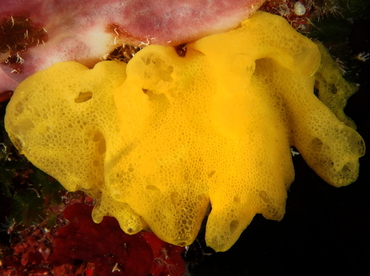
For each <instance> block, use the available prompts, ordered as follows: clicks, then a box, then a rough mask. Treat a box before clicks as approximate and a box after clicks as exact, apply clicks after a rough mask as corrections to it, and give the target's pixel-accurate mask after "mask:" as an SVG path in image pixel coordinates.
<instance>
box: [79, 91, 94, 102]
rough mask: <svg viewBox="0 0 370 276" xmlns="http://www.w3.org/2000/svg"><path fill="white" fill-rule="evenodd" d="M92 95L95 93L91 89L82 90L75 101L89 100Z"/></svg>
mask: <svg viewBox="0 0 370 276" xmlns="http://www.w3.org/2000/svg"><path fill="white" fill-rule="evenodd" d="M92 96H93V93H92V92H90V91H87V92H80V94H78V97H77V98H76V99H75V103H84V102H87V101H88V100H90V99H91V98H92Z"/></svg>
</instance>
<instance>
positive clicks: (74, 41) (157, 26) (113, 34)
mask: <svg viewBox="0 0 370 276" xmlns="http://www.w3.org/2000/svg"><path fill="white" fill-rule="evenodd" d="M263 2H264V0H238V1H233V0H203V1H198V0H162V1H157V0H106V1H99V0H80V1H76V0H59V1H57V0H18V1H14V0H2V1H1V2H0V27H1V28H0V62H1V64H0V65H1V67H0V68H1V69H0V93H1V92H3V91H7V90H14V89H15V87H16V85H17V83H19V82H20V81H22V80H23V79H24V78H26V77H27V76H29V75H31V74H33V73H35V72H36V71H38V70H42V69H45V68H47V67H49V66H50V65H52V64H54V63H56V62H59V61H68V60H74V61H79V62H81V63H83V64H84V65H86V66H89V67H92V66H93V65H94V64H95V63H96V62H98V61H99V60H102V59H103V58H104V56H105V55H106V54H108V53H109V52H111V51H112V50H113V49H114V48H116V47H118V46H120V45H122V44H126V43H127V44H132V45H147V44H161V45H171V46H175V45H180V44H183V43H187V42H192V41H195V40H197V39H199V38H201V37H204V36H207V35H210V34H213V33H219V32H223V31H226V30H228V29H231V28H234V27H236V26H237V25H238V24H239V22H241V21H242V20H243V19H244V18H246V17H248V16H249V15H251V14H252V13H253V12H255V11H256V10H257V9H258V8H259V7H260V6H261V5H262V4H263ZM2 70H3V72H1V71H2ZM4 73H5V74H6V75H9V76H10V77H11V79H13V80H14V81H10V80H9V79H8V78H7V77H6V76H5V74H4Z"/></svg>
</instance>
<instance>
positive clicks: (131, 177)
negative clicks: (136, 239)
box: [5, 12, 365, 251]
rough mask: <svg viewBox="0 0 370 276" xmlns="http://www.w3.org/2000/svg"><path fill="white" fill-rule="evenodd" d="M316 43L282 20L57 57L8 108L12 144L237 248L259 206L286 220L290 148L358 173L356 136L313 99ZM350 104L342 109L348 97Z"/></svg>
mask: <svg viewBox="0 0 370 276" xmlns="http://www.w3.org/2000/svg"><path fill="white" fill-rule="evenodd" d="M319 66H320V52H319V50H318V48H317V46H316V45H315V44H314V43H313V42H311V41H310V40H309V39H307V38H306V37H304V36H302V35H300V34H298V33H297V32H296V31H295V30H294V29H293V28H292V27H291V26H290V25H289V24H288V23H287V22H286V21H285V20H284V19H283V18H281V17H278V16H274V15H270V14H267V13H263V12H258V13H256V14H255V15H254V16H252V17H251V18H250V19H247V20H245V21H244V22H243V24H242V26H241V27H240V28H238V29H235V30H232V31H230V32H227V33H223V34H216V35H212V36H209V37H206V38H203V39H201V40H199V41H197V42H194V43H192V44H189V45H187V52H186V56H185V57H179V56H178V55H177V53H176V51H175V50H174V49H173V48H171V47H164V46H155V45H152V46H148V47H146V48H145V49H143V50H141V51H140V52H139V53H137V54H136V55H135V56H134V58H133V59H132V60H131V61H130V62H129V63H128V64H127V66H126V65H125V64H123V63H119V62H115V61H105V62H101V63H98V64H97V65H96V66H95V67H94V68H93V69H91V70H89V69H87V68H86V67H84V66H82V65H80V64H77V63H75V62H66V63H59V64H56V65H54V66H52V67H50V68H49V69H47V70H45V71H42V72H38V73H36V74H35V75H33V76H31V77H30V78H28V79H26V80H25V81H24V82H22V83H21V84H20V85H19V87H18V88H17V90H16V91H15V93H14V96H13V98H12V99H11V102H10V103H9V105H8V108H7V114H6V122H5V123H6V129H7V131H8V133H9V136H10V137H11V139H12V141H13V142H14V144H15V145H16V147H17V148H18V149H19V150H20V151H21V152H22V153H24V154H25V155H26V156H27V158H28V159H29V160H30V161H31V162H33V163H34V164H35V165H36V166H38V167H39V168H41V169H42V170H44V171H45V172H47V173H48V174H50V175H52V176H54V177H55V178H56V179H58V180H59V181H60V182H61V183H62V184H63V185H64V187H66V189H68V190H72V191H74V190H76V189H81V190H84V191H86V192H87V193H88V194H89V195H91V196H92V197H94V198H96V205H95V209H94V211H93V218H94V220H95V221H96V222H100V221H101V220H102V217H103V216H104V215H110V216H115V217H116V218H117V219H118V221H119V223H120V225H121V227H122V229H123V230H124V231H126V232H127V233H130V234H133V233H136V232H138V231H140V230H142V229H148V228H150V229H151V230H152V231H154V232H155V233H156V234H157V235H158V236H159V237H160V238H161V239H163V240H165V241H167V242H170V243H173V244H176V245H188V244H190V243H192V242H193V240H194V239H195V237H196V235H197V233H198V231H199V228H200V226H201V223H202V221H203V219H204V217H205V215H206V214H207V212H209V209H210V207H211V211H210V214H209V217H208V221H207V229H206V241H207V244H208V245H209V246H211V247H213V248H214V249H215V250H216V251H225V250H227V249H229V248H230V247H231V246H232V245H233V244H234V243H235V241H236V240H237V239H238V237H239V236H240V234H241V232H242V231H243V230H244V229H245V228H246V227H247V226H248V224H249V223H250V222H251V220H252V219H253V217H254V216H255V214H257V213H262V214H263V216H264V217H266V218H268V219H274V220H280V219H282V217H283V215H284V212H285V201H286V190H287V188H288V187H289V185H290V184H291V183H292V181H293V179H294V169H293V164H292V160H291V153H290V146H292V145H294V146H296V147H297V148H298V150H299V151H300V152H301V153H302V155H303V157H304V158H305V160H306V161H307V163H308V164H309V165H310V166H311V167H312V168H313V169H314V170H315V171H316V172H317V173H318V174H319V175H320V176H321V177H322V178H323V179H324V180H325V181H327V182H328V183H329V184H331V185H334V186H343V185H347V184H349V183H351V182H353V181H355V180H356V178H357V175H358V167H359V164H358V158H359V157H360V156H362V155H363V154H364V152H365V146H364V142H363V140H362V138H361V136H360V135H359V134H358V133H357V132H356V131H355V130H354V129H353V128H351V127H349V126H347V125H345V124H344V123H343V122H341V121H340V120H338V119H337V117H336V116H335V115H334V114H333V113H332V112H331V110H330V109H329V108H328V107H327V106H326V105H325V104H323V103H322V102H321V101H320V100H319V99H318V98H317V97H316V96H315V95H314V93H313V92H314V91H313V88H314V83H315V77H314V74H315V72H316V70H317V68H319ZM340 108H341V109H343V107H342V106H341V107H340Z"/></svg>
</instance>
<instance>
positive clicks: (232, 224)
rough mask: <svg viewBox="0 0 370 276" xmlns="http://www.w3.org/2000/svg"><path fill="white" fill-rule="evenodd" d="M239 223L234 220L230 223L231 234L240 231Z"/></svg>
mask: <svg viewBox="0 0 370 276" xmlns="http://www.w3.org/2000/svg"><path fill="white" fill-rule="evenodd" d="M238 226H239V221H237V220H233V221H231V222H230V234H233V233H234V232H235V231H236V229H238Z"/></svg>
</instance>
